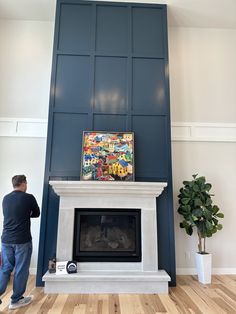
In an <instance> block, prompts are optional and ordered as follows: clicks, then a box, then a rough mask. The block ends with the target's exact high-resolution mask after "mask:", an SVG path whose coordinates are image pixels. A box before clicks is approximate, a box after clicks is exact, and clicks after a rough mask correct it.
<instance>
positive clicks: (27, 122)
mask: <svg viewBox="0 0 236 314" xmlns="http://www.w3.org/2000/svg"><path fill="white" fill-rule="evenodd" d="M0 137H40V138H46V137H47V119H31V118H0Z"/></svg>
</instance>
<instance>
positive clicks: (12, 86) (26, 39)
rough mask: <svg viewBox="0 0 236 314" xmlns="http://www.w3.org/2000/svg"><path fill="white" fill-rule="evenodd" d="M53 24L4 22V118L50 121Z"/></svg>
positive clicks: (0, 61)
mask: <svg viewBox="0 0 236 314" xmlns="http://www.w3.org/2000/svg"><path fill="white" fill-rule="evenodd" d="M52 37H53V23H52V22H40V21H10V20H2V21H0V47H1V49H0V73H1V80H0V117H22V118H47V115H48V98H49V85H50V74H51V59H52Z"/></svg>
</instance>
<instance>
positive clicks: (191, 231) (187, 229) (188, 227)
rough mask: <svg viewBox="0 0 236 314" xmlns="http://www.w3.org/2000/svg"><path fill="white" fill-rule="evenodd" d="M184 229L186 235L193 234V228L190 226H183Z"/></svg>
mask: <svg viewBox="0 0 236 314" xmlns="http://www.w3.org/2000/svg"><path fill="white" fill-rule="evenodd" d="M185 230H186V233H187V234H188V235H190V236H191V235H192V234H193V228H192V226H190V225H189V226H186V227H185Z"/></svg>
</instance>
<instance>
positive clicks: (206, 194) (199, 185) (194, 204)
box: [178, 174, 224, 284]
mask: <svg viewBox="0 0 236 314" xmlns="http://www.w3.org/2000/svg"><path fill="white" fill-rule="evenodd" d="M192 177H193V180H191V181H184V182H183V185H184V186H183V187H182V188H181V189H180V194H179V195H178V198H179V208H178V213H179V214H180V215H182V216H183V218H184V219H183V221H182V222H180V228H184V229H185V231H186V233H187V234H188V235H190V236H191V235H192V233H193V228H194V227H196V229H197V234H198V252H197V253H196V266H197V273H198V280H199V281H200V282H202V283H204V284H206V283H211V260H212V256H211V254H209V253H207V252H206V238H209V237H211V236H212V235H213V234H214V233H216V232H217V231H218V230H221V229H222V228H223V226H222V224H220V223H219V218H223V217H224V214H222V213H220V212H219V211H220V209H219V207H218V206H217V205H213V203H212V196H213V194H210V190H211V184H210V183H206V179H205V177H198V175H197V174H195V175H193V176H192Z"/></svg>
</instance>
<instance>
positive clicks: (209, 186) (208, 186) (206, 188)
mask: <svg viewBox="0 0 236 314" xmlns="http://www.w3.org/2000/svg"><path fill="white" fill-rule="evenodd" d="M211 187H212V185H211V184H210V183H206V184H205V190H206V191H208V192H209V191H210V189H211Z"/></svg>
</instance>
